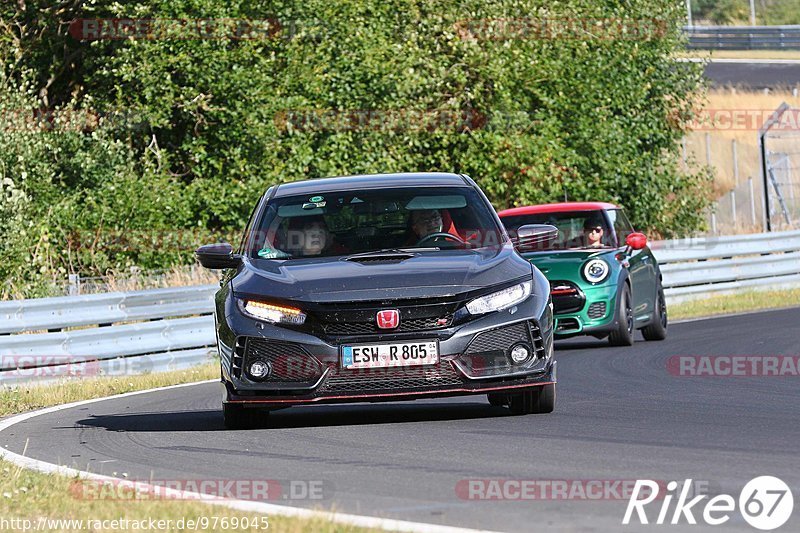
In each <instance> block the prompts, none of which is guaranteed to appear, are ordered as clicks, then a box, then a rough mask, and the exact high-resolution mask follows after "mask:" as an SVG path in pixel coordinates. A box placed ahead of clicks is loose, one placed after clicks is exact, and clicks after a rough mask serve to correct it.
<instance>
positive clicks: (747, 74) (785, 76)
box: [706, 59, 800, 90]
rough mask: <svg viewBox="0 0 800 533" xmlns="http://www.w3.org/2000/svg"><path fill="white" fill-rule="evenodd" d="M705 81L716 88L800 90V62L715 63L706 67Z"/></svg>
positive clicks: (719, 60)
mask: <svg viewBox="0 0 800 533" xmlns="http://www.w3.org/2000/svg"><path fill="white" fill-rule="evenodd" d="M706 77H708V79H709V80H711V84H712V86H715V87H723V86H728V85H734V86H738V87H742V88H748V89H756V90H759V89H764V88H770V89H775V88H787V87H788V88H794V87H798V86H800V60H798V59H714V60H712V61H711V62H710V63H708V64H707V65H706Z"/></svg>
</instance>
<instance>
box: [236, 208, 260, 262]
mask: <svg viewBox="0 0 800 533" xmlns="http://www.w3.org/2000/svg"><path fill="white" fill-rule="evenodd" d="M260 204H261V202H256V206H255V207H254V208H253V212H252V213H250V220H248V221H247V226H245V228H244V233H242V238H241V240H240V241H239V253H240V254H243V255H245V254H247V252H248V251H247V250H246V249H245V248H247V240H248V239H249V238H250V232H251V231H252V230H253V224H255V218H256V212H258V206H259V205H260Z"/></svg>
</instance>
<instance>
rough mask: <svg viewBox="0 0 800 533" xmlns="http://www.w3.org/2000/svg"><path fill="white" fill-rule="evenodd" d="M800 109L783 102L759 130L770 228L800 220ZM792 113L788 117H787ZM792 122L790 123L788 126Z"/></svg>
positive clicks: (767, 216) (790, 225)
mask: <svg viewBox="0 0 800 533" xmlns="http://www.w3.org/2000/svg"><path fill="white" fill-rule="evenodd" d="M797 115H798V113H797V110H793V109H792V108H791V106H789V104H787V103H785V102H784V103H783V104H782V105H781V106H780V107H779V108H778V109H777V110H776V111H775V113H774V114H773V116H772V117H771V118H770V119H769V120H768V121H767V122H766V123H765V124H764V125H763V127H762V128H761V129H760V130H759V148H760V151H761V153H760V160H761V178H762V182H763V190H764V191H766V194H765V197H764V210H765V225H766V228H767V231H770V230H776V229H777V230H780V229H790V228H794V227H796V225H797V221H798V220H800V126H799V125H798V124H797V123H796V118H797ZM785 117H788V119H789V120H788V121H787V120H784V118H785ZM787 122H788V125H789V127H786V124H787Z"/></svg>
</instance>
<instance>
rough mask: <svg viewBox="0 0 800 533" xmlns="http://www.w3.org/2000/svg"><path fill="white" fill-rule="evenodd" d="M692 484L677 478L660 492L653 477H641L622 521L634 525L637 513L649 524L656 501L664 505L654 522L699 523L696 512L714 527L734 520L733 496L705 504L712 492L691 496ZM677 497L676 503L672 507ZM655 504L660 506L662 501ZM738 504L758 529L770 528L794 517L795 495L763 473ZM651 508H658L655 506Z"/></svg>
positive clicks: (719, 498) (660, 486) (720, 496)
mask: <svg viewBox="0 0 800 533" xmlns="http://www.w3.org/2000/svg"><path fill="white" fill-rule="evenodd" d="M691 487H692V480H691V479H687V480H686V481H685V482H684V484H683V486H681V485H680V484H679V483H678V482H677V481H670V482H669V483H667V486H666V491H664V493H660V489H661V488H663V485H662V484H659V483H657V482H656V481H651V480H649V479H639V480H637V481H636V485H635V486H634V488H633V493H632V494H631V497H630V500H629V501H628V508H627V509H626V510H625V517H624V518H623V519H622V523H623V524H624V525H628V524H630V523H631V519H632V518H634V515H635V519H638V521H639V523H640V524H648V523H649V521H648V516H647V512H646V511H645V507H646V506H647V505H649V504H650V503H653V502H655V501H656V500H658V502H659V503H660V504H661V506H660V509H659V511H658V517H657V518H656V520H655V522H654V523H655V524H658V525H663V524H667V523H669V524H680V523H682V521H684V520H685V523H688V524H692V525H695V524H697V519H696V517H695V514H697V515H700V516H701V517H702V520H703V521H704V522H705V523H706V524H708V525H712V526H719V525H722V524H724V523H726V522H727V521H728V520H730V519H731V514H732V513H733V512H734V511H735V510H736V507H737V501H736V500H735V499H734V497H733V496H731V495H729V494H718V495H716V496H714V497H712V498H710V499H709V500H708V501H706V502H704V504H701V502H703V500H705V499H706V498H708V497H709V495H707V494H701V495H699V496H695V497H693V498H691V499H689V496H690V492H689V491H690V489H691ZM676 497H677V499H676ZM673 500H675V506H674V508H672V509H671V507H672V502H673ZM654 507H658V504H656V506H654ZM738 507H739V512H740V513H741V515H742V518H744V520H745V522H747V523H748V524H750V525H751V526H753V527H754V528H756V529H760V530H762V531H769V530H772V529H777V528H779V527H781V526H782V525H783V524H785V523H786V521H787V520H789V517H790V516H792V509H793V508H794V497H793V496H792V491H791V489H789V486H788V485H787V484H786V483H784V482H783V480H781V479H778V478H776V477H773V476H760V477H757V478H755V479H751V480H750V481H749V482H748V483H747V484H746V485H745V486H744V488H743V489H742V491H741V492H740V493H739V500H738ZM650 510H651V511H655V509H650ZM670 511H672V512H670ZM651 519H652V515H651ZM634 523H635V520H634Z"/></svg>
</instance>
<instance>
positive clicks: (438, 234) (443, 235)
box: [417, 231, 467, 246]
mask: <svg viewBox="0 0 800 533" xmlns="http://www.w3.org/2000/svg"><path fill="white" fill-rule="evenodd" d="M438 238H442V239H450V240H452V241H456V242H457V243H459V244H467V242H466V241H464V240H463V239H461V237H457V236H455V235H453V234H452V233H447V232H444V231H437V232H436V233H431V234H430V235H425V236H424V237H423V238H421V239H420V240H419V242H417V246H422V245H423V244H424V243H426V242H428V241H432V240H433V239H438Z"/></svg>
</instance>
